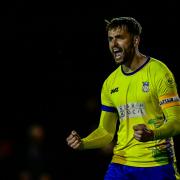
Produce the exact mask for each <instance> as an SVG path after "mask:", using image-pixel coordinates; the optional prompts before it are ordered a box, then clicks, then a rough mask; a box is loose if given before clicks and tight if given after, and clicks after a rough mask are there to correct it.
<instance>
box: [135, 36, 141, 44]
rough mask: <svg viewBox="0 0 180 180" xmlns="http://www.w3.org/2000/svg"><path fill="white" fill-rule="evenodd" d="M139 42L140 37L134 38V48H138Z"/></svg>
mask: <svg viewBox="0 0 180 180" xmlns="http://www.w3.org/2000/svg"><path fill="white" fill-rule="evenodd" d="M139 42H140V37H139V36H134V46H138V45H139Z"/></svg>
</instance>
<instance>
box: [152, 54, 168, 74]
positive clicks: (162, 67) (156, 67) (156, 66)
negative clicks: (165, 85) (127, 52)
mask: <svg viewBox="0 0 180 180" xmlns="http://www.w3.org/2000/svg"><path fill="white" fill-rule="evenodd" d="M149 68H150V70H151V72H154V73H156V74H161V73H162V74H164V73H165V74H166V73H171V71H170V69H169V67H168V66H167V65H166V64H165V63H164V62H163V61H161V60H158V59H155V58H152V57H151V59H150V61H149Z"/></svg>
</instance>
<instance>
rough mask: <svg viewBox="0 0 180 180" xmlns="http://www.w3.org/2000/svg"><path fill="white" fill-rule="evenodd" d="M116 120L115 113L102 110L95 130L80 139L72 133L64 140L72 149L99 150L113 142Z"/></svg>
mask: <svg viewBox="0 0 180 180" xmlns="http://www.w3.org/2000/svg"><path fill="white" fill-rule="evenodd" d="M117 119H118V115H117V113H116V112H108V111H104V110H102V112H101V116H100V123H99V126H98V128H97V129H95V130H94V131H93V132H92V133H90V134H89V135H88V136H87V137H85V138H82V139H81V138H80V136H79V135H78V133H77V132H76V131H72V132H71V134H70V135H69V136H68V137H67V139H66V141H67V144H68V145H69V146H70V147H71V148H73V149H94V148H101V147H103V146H105V145H107V144H109V143H110V142H111V141H112V140H113V138H114V134H115V131H116V123H117Z"/></svg>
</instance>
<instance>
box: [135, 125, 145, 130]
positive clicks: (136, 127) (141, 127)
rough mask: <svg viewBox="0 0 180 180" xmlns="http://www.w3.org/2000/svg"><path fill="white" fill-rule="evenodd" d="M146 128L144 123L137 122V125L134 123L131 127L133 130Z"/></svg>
mask: <svg viewBox="0 0 180 180" xmlns="http://www.w3.org/2000/svg"><path fill="white" fill-rule="evenodd" d="M146 128H147V127H146V125H145V124H137V125H134V126H133V129H134V130H135V131H138V130H143V129H146Z"/></svg>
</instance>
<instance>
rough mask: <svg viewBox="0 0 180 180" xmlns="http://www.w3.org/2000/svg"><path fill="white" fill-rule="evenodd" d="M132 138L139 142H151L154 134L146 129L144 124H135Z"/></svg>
mask: <svg viewBox="0 0 180 180" xmlns="http://www.w3.org/2000/svg"><path fill="white" fill-rule="evenodd" d="M133 129H134V138H135V139H136V140H138V141H141V142H147V141H152V140H153V139H154V133H153V131H152V130H150V129H148V128H147V126H146V125H145V124H137V125H135V126H133Z"/></svg>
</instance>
